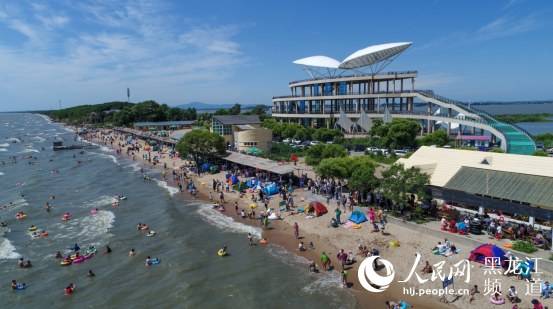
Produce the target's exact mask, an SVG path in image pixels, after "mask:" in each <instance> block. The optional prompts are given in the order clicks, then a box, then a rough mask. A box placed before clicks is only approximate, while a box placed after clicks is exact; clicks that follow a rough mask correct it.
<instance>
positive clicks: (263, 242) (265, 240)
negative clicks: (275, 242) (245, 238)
mask: <svg viewBox="0 0 553 309" xmlns="http://www.w3.org/2000/svg"><path fill="white" fill-rule="evenodd" d="M259 243H260V244H262V245H266V244H268V243H269V242H268V241H267V239H265V238H263V239H260V240H259Z"/></svg>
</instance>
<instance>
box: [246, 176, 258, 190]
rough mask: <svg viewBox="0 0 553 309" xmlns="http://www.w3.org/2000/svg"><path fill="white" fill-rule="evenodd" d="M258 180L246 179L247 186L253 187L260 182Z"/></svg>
mask: <svg viewBox="0 0 553 309" xmlns="http://www.w3.org/2000/svg"><path fill="white" fill-rule="evenodd" d="M258 182H259V181H258V180H257V179H255V178H252V179H249V180H248V181H246V186H247V187H248V188H253V187H255V186H256V185H257V184H258Z"/></svg>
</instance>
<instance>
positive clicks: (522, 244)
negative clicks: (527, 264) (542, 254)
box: [513, 240, 538, 253]
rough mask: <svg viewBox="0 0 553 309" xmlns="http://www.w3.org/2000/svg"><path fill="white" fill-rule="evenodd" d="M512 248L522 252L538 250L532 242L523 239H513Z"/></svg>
mask: <svg viewBox="0 0 553 309" xmlns="http://www.w3.org/2000/svg"><path fill="white" fill-rule="evenodd" d="M513 250H516V251H520V252H524V253H534V252H536V251H538V249H536V247H535V246H534V245H533V244H532V243H530V242H528V241H524V240H516V241H514V242H513Z"/></svg>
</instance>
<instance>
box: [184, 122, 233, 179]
mask: <svg viewBox="0 0 553 309" xmlns="http://www.w3.org/2000/svg"><path fill="white" fill-rule="evenodd" d="M176 148H177V151H178V152H179V154H180V156H181V158H190V159H192V161H194V164H195V165H196V169H197V171H198V173H199V172H200V163H202V162H205V161H208V160H210V159H213V158H216V157H218V156H221V155H224V154H225V152H226V150H225V148H226V147H225V140H224V139H223V137H222V136H220V135H217V134H215V133H211V132H209V131H208V130H203V129H195V130H192V131H191V132H188V133H187V134H185V135H184V136H183V137H182V139H181V140H180V141H179V142H178V143H177V147H176Z"/></svg>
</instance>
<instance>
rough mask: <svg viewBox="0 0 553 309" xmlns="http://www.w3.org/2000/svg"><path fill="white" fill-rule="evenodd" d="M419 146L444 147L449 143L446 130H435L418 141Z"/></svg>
mask: <svg viewBox="0 0 553 309" xmlns="http://www.w3.org/2000/svg"><path fill="white" fill-rule="evenodd" d="M419 142H420V144H421V145H426V146H431V145H436V146H440V147H441V146H444V145H447V143H449V136H448V135H447V131H446V130H437V131H434V132H432V133H430V134H427V135H426V136H424V137H423V138H421V139H420V140H419Z"/></svg>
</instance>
